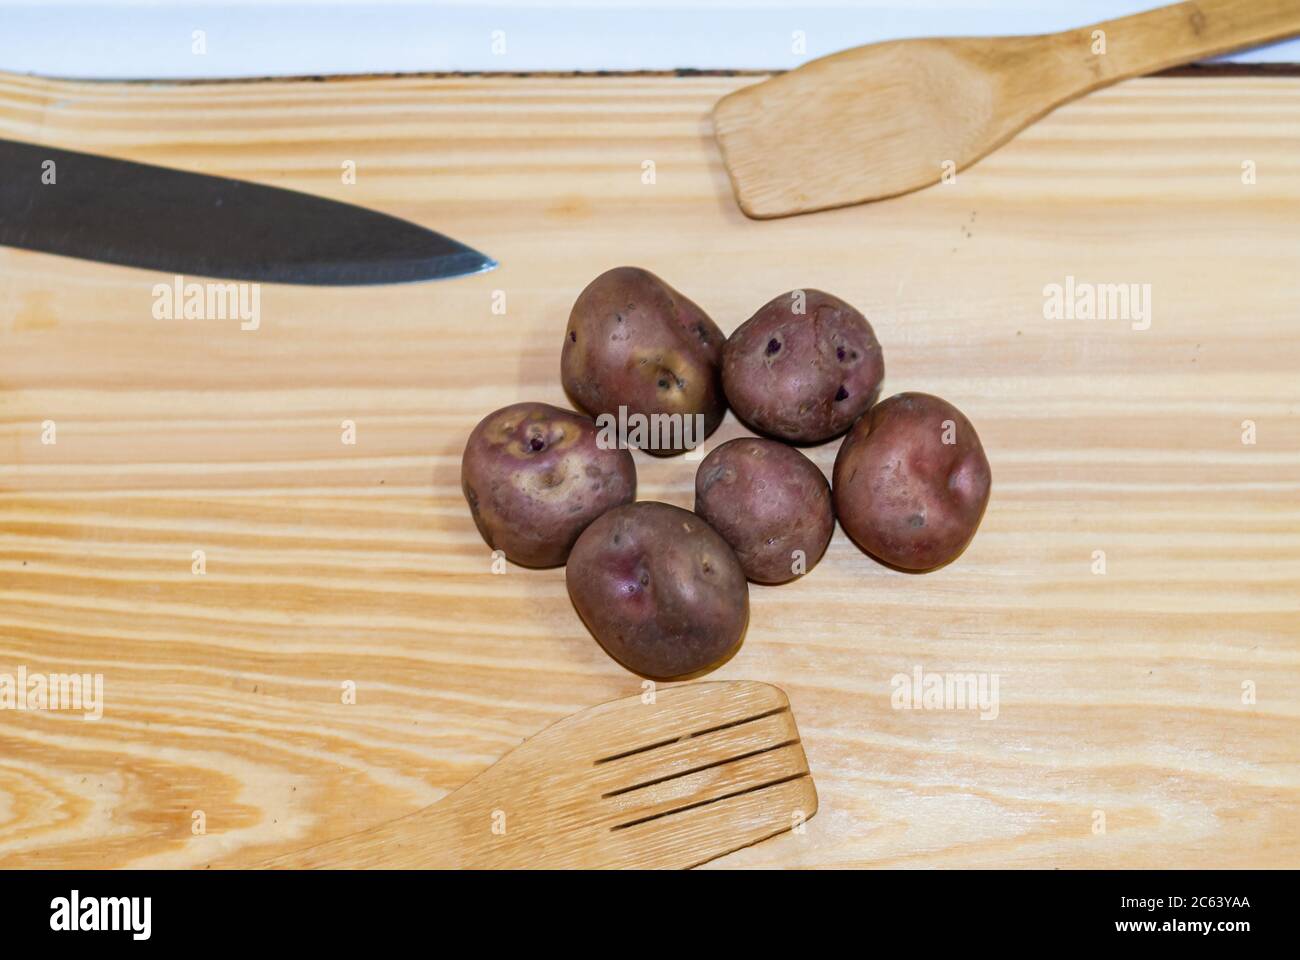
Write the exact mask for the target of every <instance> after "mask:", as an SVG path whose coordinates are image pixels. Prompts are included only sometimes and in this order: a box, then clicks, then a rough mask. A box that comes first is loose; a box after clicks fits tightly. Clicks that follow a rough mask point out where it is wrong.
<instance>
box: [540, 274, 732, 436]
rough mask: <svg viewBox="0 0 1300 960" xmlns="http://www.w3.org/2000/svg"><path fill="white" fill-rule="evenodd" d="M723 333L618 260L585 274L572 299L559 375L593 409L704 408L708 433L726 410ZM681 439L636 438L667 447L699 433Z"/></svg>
mask: <svg viewBox="0 0 1300 960" xmlns="http://www.w3.org/2000/svg"><path fill="white" fill-rule="evenodd" d="M725 340H726V337H725V336H723V333H722V331H721V330H719V329H718V326H717V324H715V323H714V322H713V321H712V320H711V319H709V317H708V315H707V314H706V313H705V312H704V311H703V310H701V309H700V308H699V307H698V306H696V305H695V304H694V303H692V302H691V301H690V300H688V299H687V298H686V297H684V296H682V295H681V294H680V293H678V292H677V291H676V290H674V289H673V288H672V287H670V286H669V285H668V284H666V283H664V282H663V281H662V280H660V279H659V278H658V277H656V276H655V275H654V274H653V273H650V272H649V271H647V270H642V269H640V268H639V267H616V268H614V269H613V270H607V271H605V272H604V273H602V274H601V275H600V276H598V277H597V278H596V279H595V280H593V281H591V283H589V284H588V285H587V287H586V289H585V290H583V291H582V293H581V294H579V295H578V299H577V301H576V302H575V303H574V304H573V310H572V311H571V312H570V314H569V325H568V327H567V328H566V329H565V331H564V349H563V352H562V353H561V356H560V377H561V380H562V381H563V383H564V389H565V390H566V391H568V394H569V396H570V397H571V398H572V399H573V401H574V402H575V403H576V404H577V405H578V406H579V407H581V408H582V409H583V410H585V411H586V412H587V413H589V414H590V415H591V416H592V417H599V416H600V415H601V414H605V413H607V414H611V415H613V416H616V417H617V416H618V408H619V406H624V407H626V408H627V412H628V413H629V414H642V415H644V416H646V417H650V416H653V415H654V414H682V415H690V416H693V415H695V414H702V415H703V417H704V420H703V428H704V435H705V436H707V435H708V434H710V433H712V432H713V430H714V429H715V428H716V427H717V426H718V424H719V423H721V422H722V415H723V414H724V413H725V412H726V399H725V398H724V396H723V393H722V379H721V368H722V345H723V343H724V342H725ZM679 422H682V421H679ZM695 422H696V421H694V420H692V421H691V424H692V427H693V426H694V424H695ZM683 425H684V422H683ZM685 439H687V438H685V437H684V436H677V437H673V436H672V435H669V436H667V437H664V436H659V437H650V438H647V441H646V442H645V443H643V444H636V445H637V446H640V447H642V448H643V449H645V450H646V451H647V452H650V453H656V454H661V455H667V454H672V453H679V452H681V451H682V450H684V449H686V448H687V447H688V446H691V445H698V443H699V441H700V440H703V439H704V437H702V436H697V437H694V438H691V439H693V440H694V444H688V443H685V442H684V440H685ZM656 441H657V442H656Z"/></svg>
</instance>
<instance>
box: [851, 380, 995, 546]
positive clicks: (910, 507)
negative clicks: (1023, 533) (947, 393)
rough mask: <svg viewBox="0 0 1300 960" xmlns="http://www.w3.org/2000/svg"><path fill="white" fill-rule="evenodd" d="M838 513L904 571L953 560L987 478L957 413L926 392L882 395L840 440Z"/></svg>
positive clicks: (972, 523) (985, 497)
mask: <svg viewBox="0 0 1300 960" xmlns="http://www.w3.org/2000/svg"><path fill="white" fill-rule="evenodd" d="M832 482H833V487H834V499H835V512H836V514H837V515H838V516H839V518H840V525H841V526H843V527H844V530H845V532H846V533H848V535H849V536H850V537H852V538H853V539H854V540H855V541H856V542H857V544H858V545H859V546H860V547H862V548H863V549H864V550H866V551H867V552H868V553H870V554H872V555H873V556H874V557H876V558H877V559H879V560H882V561H884V562H885V563H888V564H891V565H893V566H895V567H901V568H903V569H904V570H929V569H931V568H933V567H937V566H941V565H942V564H945V563H947V562H948V561H950V560H953V559H955V558H956V557H957V556H958V555H959V554H960V553H961V552H962V550H964V549H965V548H966V544H967V543H969V542H970V539H971V537H973V536H974V535H975V529H976V528H977V527H978V526H979V524H980V519H981V518H982V517H983V516H984V507H985V505H986V504H987V503H988V501H989V487H990V485H991V483H992V477H991V475H990V473H989V462H988V459H987V458H986V457H985V456H984V447H983V446H982V445H981V444H980V438H979V435H978V434H976V433H975V428H974V427H973V426H971V423H970V421H969V420H967V419H966V417H965V416H963V415H962V412H961V411H960V410H958V409H957V408H956V407H954V406H953V405H952V404H951V403H949V402H948V401H946V400H940V399H939V398H938V397H932V396H930V395H929V394H928V393H900V394H897V395H896V396H893V397H890V398H889V399H888V400H883V401H881V402H880V403H879V404H877V405H876V406H875V407H874V408H872V410H871V412H870V413H868V414H867V415H866V416H865V417H863V418H862V419H861V420H859V421H858V422H857V423H856V424H855V425H854V427H853V429H852V430H851V431H850V432H849V435H848V436H847V437H845V438H844V443H843V444H842V445H841V446H840V452H839V455H838V456H837V457H836V458H835V471H834V474H833V476H832Z"/></svg>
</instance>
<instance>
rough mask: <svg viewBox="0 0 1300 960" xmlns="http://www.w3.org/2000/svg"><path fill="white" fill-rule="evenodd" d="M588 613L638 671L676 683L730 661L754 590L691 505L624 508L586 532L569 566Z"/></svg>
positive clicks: (617, 655) (609, 649) (609, 644)
mask: <svg viewBox="0 0 1300 960" xmlns="http://www.w3.org/2000/svg"><path fill="white" fill-rule="evenodd" d="M565 579H566V580H567V582H568V586H569V596H570V597H571V598H572V600H573V606H574V607H575V608H576V609H577V611H578V615H579V616H580V617H582V620H583V622H584V623H586V625H587V628H588V629H589V630H590V631H591V632H592V635H593V636H595V638H596V640H597V642H599V643H600V645H601V646H602V647H604V648H605V652H606V653H608V654H609V655H610V656H611V657H613V658H614V659H615V660H617V661H618V662H619V663H621V664H622V665H623V666H625V667H627V668H628V669H629V670H631V671H633V672H634V673H639V674H641V675H642V676H646V677H651V678H653V679H656V680H672V679H675V678H679V677H686V676H690V675H692V674H696V673H699V672H701V671H703V670H705V669H706V668H711V667H714V666H717V665H718V664H720V663H721V662H722V661H723V660H725V659H726V658H727V657H729V656H730V655H731V654H732V653H733V652H734V651H735V650H736V648H737V647H739V646H740V641H741V637H742V636H743V635H744V632H745V624H746V623H747V622H748V620H749V586H748V585H747V584H746V583H745V574H744V572H743V571H742V570H741V569H740V564H739V563H738V562H737V560H736V555H735V554H734V553H733V552H732V550H731V547H729V546H727V542H726V541H725V540H723V539H722V537H720V536H718V534H717V532H716V531H714V530H713V528H712V527H710V526H709V525H708V524H707V523H705V522H704V521H703V520H701V519H700V518H699V517H697V516H696V515H695V514H693V513H691V512H690V511H688V510H682V509H681V508H680V507H674V506H670V505H669V504H666V503H654V502H650V501H643V502H641V503H633V504H629V505H627V506H623V507H616V508H615V509H613V510H611V511H609V513H606V514H604V515H603V516H602V517H600V518H599V519H597V520H596V521H594V522H593V523H592V524H591V526H589V527H587V529H586V530H584V531H583V532H582V535H581V536H580V537H578V542H577V543H576V544H574V546H573V552H572V553H571V554H570V555H569V565H568V567H567V568H566V570H565Z"/></svg>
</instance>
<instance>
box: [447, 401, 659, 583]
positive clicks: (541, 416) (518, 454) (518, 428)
mask: <svg viewBox="0 0 1300 960" xmlns="http://www.w3.org/2000/svg"><path fill="white" fill-rule="evenodd" d="M460 477H461V488H462V489H463V490H464V492H465V499H466V500H467V501H469V508H470V511H471V512H472V513H473V515H474V523H475V524H476V525H477V526H478V530H479V533H481V534H482V535H483V539H484V540H486V541H487V543H488V546H490V547H491V548H492V549H493V550H501V551H503V552H504V553H505V555H506V556H507V557H508V558H509V559H510V560H512V561H514V562H515V563H519V564H523V565H524V566H527V567H554V566H558V565H559V564H561V563H564V561H565V558H567V557H568V555H569V550H570V548H571V547H572V546H573V542H574V541H575V540H577V539H578V534H580V533H582V530H583V528H584V527H586V526H587V524H589V523H590V522H591V521H592V520H595V519H596V518H597V517H598V516H600V515H601V514H602V513H604V512H605V511H606V510H609V509H610V508H611V507H616V506H619V505H620V504H624V503H631V502H632V501H633V500H635V499H636V466H635V465H634V464H633V462H632V454H630V453H629V452H628V451H626V450H617V449H608V450H606V449H601V448H600V447H599V446H597V443H596V425H595V424H594V423H592V421H591V420H589V419H588V418H586V417H584V416H581V415H579V414H576V413H574V412H572V411H570V410H562V409H560V408H559V407H553V406H551V405H550V404H548V403H515V404H511V405H510V406H508V407H502V408H501V409H500V410H498V411H496V412H495V413H490V414H488V415H487V416H486V417H484V418H483V419H482V420H481V421H479V424H478V426H476V427H475V428H474V430H473V432H472V433H471V434H470V436H469V442H468V443H467V444H465V455H464V456H463V457H462V458H461V468H460Z"/></svg>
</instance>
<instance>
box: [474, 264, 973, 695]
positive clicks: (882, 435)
mask: <svg viewBox="0 0 1300 960" xmlns="http://www.w3.org/2000/svg"><path fill="white" fill-rule="evenodd" d="M884 374H885V365H884V359H883V357H882V355H881V349H880V344H879V342H878V341H877V340H876V335H875V332H874V331H873V330H872V329H871V324H870V323H868V322H867V319H866V317H864V316H863V315H862V314H861V313H860V312H858V311H857V310H856V309H854V308H853V307H852V306H850V305H849V304H847V303H845V302H844V301H843V300H840V299H838V298H837V297H833V296H831V295H830V294H828V293H823V292H821V291H818V290H807V291H792V292H791V293H788V294H782V295H781V296H779V297H776V298H774V299H773V300H771V301H769V302H768V303H766V304H764V305H763V306H762V307H760V308H759V310H758V312H757V313H755V314H754V315H753V316H752V317H750V318H749V319H748V320H746V321H745V322H744V323H743V324H741V325H740V326H739V327H738V328H736V330H735V331H734V332H733V333H732V334H731V336H730V337H726V336H724V335H723V333H722V331H721V330H719V329H718V326H717V324H715V323H714V322H713V321H712V320H711V319H710V318H709V316H708V315H707V314H706V313H705V312H704V311H703V310H701V309H700V308H699V307H698V306H697V305H696V304H694V303H692V302H691V301H690V300H688V299H687V298H686V297H684V296H683V295H682V294H680V293H678V292H677V291H676V290H674V289H673V288H672V287H670V286H669V285H668V284H666V283H664V281H662V280H661V279H659V278H658V277H656V276H655V275H654V274H652V273H649V272H648V271H646V270H641V269H639V268H636V267H618V268H616V269H614V270H609V271H607V272H605V273H603V274H601V275H600V276H599V277H597V278H596V279H595V280H593V281H592V282H591V283H590V284H588V286H587V288H586V289H585V290H583V291H582V293H581V294H580V295H579V297H578V299H577V301H576V302H575V303H574V305H573V310H572V312H571V314H570V316H569V324H568V327H567V329H566V330H565V333H564V346H563V353H562V355H561V360H560V375H561V380H562V382H563V384H564V388H565V391H566V392H567V393H568V395H569V396H570V398H572V400H573V401H574V402H575V404H576V405H577V406H579V407H580V408H581V409H582V410H583V411H584V412H585V413H586V414H587V415H586V416H583V415H581V414H578V413H574V412H572V411H570V410H563V409H560V408H559V407H554V406H551V405H549V404H545V403H516V404H512V405H511V406H508V407H504V408H502V409H501V410H497V411H496V412H495V413H491V414H489V415H488V416H487V417H485V418H484V419H483V420H482V421H481V422H480V423H479V424H478V426H477V427H475V428H474V431H473V432H472V433H471V434H470V437H469V442H468V443H467V444H466V446H465V455H464V458H463V460H462V464H461V484H462V487H463V489H464V492H465V499H466V500H467V501H468V503H469V507H470V511H471V513H472V514H473V516H474V522H475V524H476V525H477V526H478V529H479V532H480V533H481V534H482V535H483V539H484V540H486V541H487V543H488V545H489V546H490V547H491V548H492V549H494V550H501V551H502V552H503V553H504V554H505V555H506V557H507V558H509V559H510V560H511V561H513V562H515V563H519V564H522V565H524V566H530V567H552V566H558V565H560V564H563V563H566V562H567V565H568V566H567V569H566V571H565V579H566V582H567V584H568V588H569V596H570V597H571V598H572V600H573V605H574V607H575V608H576V609H577V611H578V614H579V616H581V617H582V620H583V622H584V623H585V624H586V625H587V627H588V629H589V630H590V631H591V633H592V635H593V636H595V638H596V640H597V641H598V642H599V643H600V644H601V646H602V647H603V648H604V649H605V651H606V652H607V653H609V655H610V656H612V657H613V658H614V659H615V660H617V661H618V662H619V663H621V664H623V665H624V666H625V667H627V668H628V669H629V670H632V671H634V672H636V673H639V674H641V675H643V676H646V677H652V678H655V679H681V678H684V677H689V676H693V675H698V674H700V673H702V672H705V671H707V670H710V669H712V668H713V667H716V666H718V665H719V664H720V663H722V662H723V661H725V660H727V659H728V658H730V657H731V656H732V654H734V653H735V652H736V650H737V648H738V647H739V646H740V642H741V639H742V637H743V635H744V632H745V626H746V624H747V622H748V620H749V587H748V581H754V582H755V583H764V584H777V583H785V582H788V581H790V580H793V579H795V578H796V577H798V576H800V575H802V574H803V573H805V572H806V571H808V570H810V569H811V568H812V567H813V566H814V565H815V564H816V563H817V561H818V560H819V559H820V558H821V556H822V554H823V553H824V552H825V550H826V547H827V544H829V543H830V539H831V535H832V533H833V532H834V529H835V520H836V518H838V519H839V522H840V525H841V526H842V527H843V528H844V530H845V532H846V533H848V535H849V536H850V537H851V538H852V539H853V540H854V542H856V543H857V544H858V545H859V546H860V547H862V548H863V549H864V550H866V551H867V552H868V553H869V554H871V555H872V556H874V557H875V558H876V559H878V560H880V561H881V562H883V563H885V564H888V565H890V566H893V567H897V568H900V569H903V570H911V571H921V570H931V569H934V568H935V567H938V566H942V565H943V564H945V563H948V562H949V561H951V560H953V559H954V558H955V557H957V556H958V555H959V554H960V553H961V552H962V550H964V549H965V547H966V545H967V544H968V543H969V542H970V539H971V537H972V536H974V534H975V530H976V528H977V527H978V526H979V523H980V519H981V518H982V517H983V515H984V508H985V505H986V504H987V503H988V498H989V487H990V483H991V477H990V473H989V464H988V460H987V458H986V457H985V456H984V448H983V446H982V445H981V444H980V440H979V436H978V435H977V434H976V433H975V428H974V427H973V426H971V423H970V421H969V420H967V419H966V417H965V416H963V415H962V413H961V411H960V410H958V409H957V408H956V407H954V406H953V405H952V404H950V403H948V402H947V401H946V400H941V399H940V398H938V397H934V396H930V395H929V394H924V393H900V394H898V395H896V396H893V397H890V398H889V399H887V400H884V401H881V402H880V403H877V402H876V398H877V397H878V395H879V393H880V384H881V381H882V380H883V379H884ZM728 406H730V407H731V409H732V411H734V412H735V414H736V416H737V417H739V418H740V420H741V421H743V422H744V423H745V424H747V425H748V426H749V427H751V428H752V429H753V430H754V432H756V433H758V434H762V436H758V437H743V438H740V439H736V440H731V441H729V442H727V443H724V444H722V445H721V446H719V447H718V448H716V449H715V450H713V451H712V452H711V453H709V454H708V456H706V457H705V458H704V459H703V461H702V462H701V463H700V465H699V468H698V470H697V472H696V475H695V511H694V512H693V513H692V512H690V511H687V510H682V509H681V508H679V507H674V506H671V505H669V504H666V503H656V502H649V501H642V502H637V501H636V467H635V465H634V463H633V460H632V456H631V454H630V453H629V452H628V451H627V450H626V449H617V448H612V447H609V446H608V445H607V444H602V443H600V442H599V435H598V431H597V428H596V423H595V420H594V418H597V417H599V416H601V415H602V414H609V415H611V416H613V417H615V418H618V417H619V415H620V407H621V408H623V409H622V411H621V412H622V413H623V415H624V416H625V417H626V416H628V415H632V414H639V415H641V416H643V417H652V416H654V415H659V414H679V415H683V416H696V415H698V416H699V417H700V418H701V422H702V423H703V428H704V431H703V432H704V433H705V435H707V434H709V433H711V432H712V431H713V430H714V429H715V428H716V427H717V426H718V424H719V423H721V422H722V417H723V414H724V413H725V412H726V409H727V407H728ZM846 431H847V436H846V437H845V439H844V442H843V443H842V444H841V446H840V450H839V453H838V455H837V456H836V458H835V468H834V471H833V475H832V482H831V483H829V484H828V483H827V482H826V478H825V477H824V476H823V475H822V472H821V471H820V470H819V469H818V468H817V466H816V465H815V464H814V463H813V462H812V461H811V460H809V459H808V458H807V457H806V456H804V454H803V453H801V452H800V451H799V450H798V449H797V446H795V445H798V444H814V443H820V442H823V441H825V440H829V439H831V438H832V437H835V436H838V435H840V434H843V433H845V432H846ZM652 436H653V440H652V441H651V442H649V443H647V445H646V447H645V449H646V452H648V453H652V454H655V455H659V456H668V455H672V454H676V453H681V452H682V450H683V449H685V447H684V445H682V444H677V445H674V444H673V443H672V442H666V440H665V437H664V436H663V435H659V434H652Z"/></svg>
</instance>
